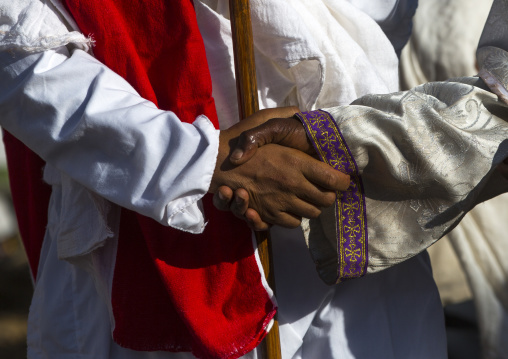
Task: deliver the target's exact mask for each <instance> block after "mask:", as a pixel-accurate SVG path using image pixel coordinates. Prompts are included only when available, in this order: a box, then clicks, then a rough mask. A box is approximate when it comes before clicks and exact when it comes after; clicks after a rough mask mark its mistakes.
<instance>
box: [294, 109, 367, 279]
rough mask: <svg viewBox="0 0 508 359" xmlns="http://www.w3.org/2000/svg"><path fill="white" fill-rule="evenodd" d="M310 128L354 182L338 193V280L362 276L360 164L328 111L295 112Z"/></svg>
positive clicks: (321, 149) (325, 157)
mask: <svg viewBox="0 0 508 359" xmlns="http://www.w3.org/2000/svg"><path fill="white" fill-rule="evenodd" d="M295 116H296V117H297V118H298V119H300V120H301V121H302V123H303V125H304V127H305V130H306V131H307V135H308V137H309V139H310V140H311V142H312V144H313V146H314V148H315V150H316V152H317V153H318V155H319V157H320V158H321V160H322V161H323V162H325V163H327V164H329V165H330V166H332V167H333V168H335V169H336V170H339V171H341V172H344V173H347V174H349V175H350V177H351V184H350V186H349V188H348V189H347V190H346V191H345V192H342V193H340V192H337V199H336V203H335V211H336V217H337V236H338V238H337V251H338V253H337V257H338V266H337V281H336V283H340V282H342V281H344V280H347V279H351V278H358V277H361V276H363V275H364V274H365V273H366V270H367V261H368V255H367V250H368V243H367V214H366V209H365V198H364V194H363V186H362V181H361V178H360V176H359V175H358V167H357V165H356V162H355V161H354V158H353V156H352V154H351V151H350V150H349V148H348V146H347V144H346V142H345V140H344V138H343V137H342V134H341V133H340V131H339V129H338V128H337V125H336V124H335V121H334V120H333V118H332V117H331V116H330V114H329V113H327V112H325V111H321V110H318V111H311V112H303V113H298V114H296V115H295Z"/></svg>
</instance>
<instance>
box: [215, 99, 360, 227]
mask: <svg viewBox="0 0 508 359" xmlns="http://www.w3.org/2000/svg"><path fill="white" fill-rule="evenodd" d="M296 112H298V108H295V107H287V108H275V109H266V110H261V111H259V112H257V113H255V114H254V115H252V116H250V117H249V118H247V119H245V120H244V121H241V122H240V123H238V124H236V125H235V126H233V127H231V128H229V129H227V130H224V131H221V133H220V139H219V153H218V156H217V163H216V166H215V171H214V174H213V177H212V182H211V185H210V190H209V192H212V193H215V196H214V204H215V206H216V207H217V208H219V209H221V210H231V211H232V212H233V213H234V214H235V215H237V216H238V217H241V218H243V219H245V220H246V221H247V223H248V224H249V226H250V227H251V228H252V229H254V230H265V229H267V228H268V227H269V225H270V224H276V225H281V226H284V227H289V228H293V227H297V226H298V225H300V222H301V219H302V217H306V218H316V217H317V216H319V215H320V214H321V208H323V207H329V206H331V205H332V204H333V203H334V202H335V197H336V191H344V190H346V189H347V187H348V186H349V182H350V180H349V176H348V175H346V174H344V173H341V172H338V171H336V170H334V169H333V168H332V167H330V166H329V165H327V164H325V163H323V162H321V161H319V160H317V159H316V158H314V157H312V155H314V149H313V147H312V145H311V144H310V143H309V142H308V140H307V136H306V134H305V130H304V128H303V126H302V124H301V123H300V121H298V120H297V119H294V118H291V116H292V115H293V114H294V113H296Z"/></svg>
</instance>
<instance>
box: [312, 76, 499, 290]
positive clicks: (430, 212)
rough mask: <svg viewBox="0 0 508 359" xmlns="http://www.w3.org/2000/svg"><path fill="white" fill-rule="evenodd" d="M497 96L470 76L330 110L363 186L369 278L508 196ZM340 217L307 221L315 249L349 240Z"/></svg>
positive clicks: (326, 215)
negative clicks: (335, 222)
mask: <svg viewBox="0 0 508 359" xmlns="http://www.w3.org/2000/svg"><path fill="white" fill-rule="evenodd" d="M488 90H489V89H488V87H487V86H486V85H485V84H484V83H483V81H482V80H481V79H479V78H462V79H456V80H453V81H449V82H438V83H429V84H425V85H422V86H419V87H416V88H415V89H413V90H410V91H407V92H400V93H395V94H390V95H370V96H365V97H363V98H360V99H358V100H356V101H355V102H353V103H352V105H350V106H342V107H336V108H331V109H327V111H328V112H329V113H330V114H331V116H332V117H333V118H334V119H335V121H336V123H337V125H338V128H339V129H340V131H341V133H342V135H343V137H344V139H345V141H346V142H347V145H348V147H349V148H350V150H351V153H352V156H353V157H354V159H355V161H356V163H357V164H358V168H359V172H358V173H359V175H360V176H361V178H362V181H363V184H364V190H365V203H366V210H367V223H368V230H369V243H368V268H367V273H374V272H378V271H380V270H382V269H385V268H388V267H390V266H393V265H395V264H397V263H400V262H402V261H404V260H406V259H409V258H411V257H413V256H415V255H416V254H418V253H420V252H422V251H424V250H425V249H426V248H427V247H428V246H430V245H431V244H432V243H434V242H435V241H436V240H438V239H439V238H441V237H442V236H443V235H444V234H446V233H447V232H449V231H450V230H451V229H452V228H453V227H454V226H455V225H456V224H457V223H458V222H459V221H460V220H461V219H462V217H463V216H464V215H465V213H467V212H468V211H469V210H471V209H472V208H473V207H474V206H475V205H476V204H478V203H480V202H482V201H485V200H487V199H489V198H492V197H494V196H497V195H499V194H501V193H503V192H506V191H507V190H508V181H507V180H506V179H505V178H504V177H503V176H501V175H500V173H499V172H498V171H496V167H497V166H498V165H499V164H500V163H502V162H503V160H504V159H505V158H506V157H507V156H508V140H507V137H508V123H507V119H508V105H507V104H505V103H504V102H502V101H499V100H498V98H497V96H496V95H495V94H493V93H491V92H490V91H488ZM471 163H474V164H475V165H474V171H471V167H470V164H471ZM333 218H334V214H333V210H331V209H326V210H325V211H324V212H323V214H322V215H321V218H318V219H316V220H310V221H309V222H308V225H307V228H306V236H307V240H308V242H309V247H310V249H311V252H316V251H318V250H325V249H324V248H328V249H329V246H330V243H331V242H333V241H334V240H336V238H340V234H339V233H338V230H335V229H334V228H332V226H331V225H330V221H332V219H333ZM325 237H328V239H326V240H325V239H324V238H325ZM316 248H317V249H318V250H317V249H316ZM318 253H319V252H318ZM338 263H340V261H339V262H338ZM317 265H318V267H319V263H317ZM329 275H330V276H331V275H332V274H331V273H328V274H327V277H326V278H328V276H329ZM322 277H323V276H322ZM325 281H326V279H325Z"/></svg>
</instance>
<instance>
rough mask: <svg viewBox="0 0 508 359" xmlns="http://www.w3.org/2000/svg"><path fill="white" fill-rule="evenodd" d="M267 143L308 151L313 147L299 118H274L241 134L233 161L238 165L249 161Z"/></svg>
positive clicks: (232, 155) (232, 157)
mask: <svg viewBox="0 0 508 359" xmlns="http://www.w3.org/2000/svg"><path fill="white" fill-rule="evenodd" d="M292 137H294V139H292ZM285 142H287V143H285ZM267 143H277V144H282V145H284V146H288V147H294V148H296V149H299V150H302V151H306V152H307V151H308V150H309V147H311V146H309V144H308V142H307V135H306V133H305V130H304V128H303V125H302V123H301V122H300V121H299V120H297V119H295V118H291V117H290V118H272V119H271V120H269V121H267V122H265V123H263V124H261V125H259V126H257V127H254V128H251V129H249V130H246V131H244V132H242V133H241V134H240V136H239V137H238V141H237V143H236V145H235V148H234V150H233V152H232V153H231V156H230V161H231V163H233V164H235V165H237V166H238V165H241V164H243V163H245V162H247V161H248V160H249V159H250V158H252V156H254V154H255V153H256V150H257V148H258V147H261V146H264V145H266V144H267ZM300 147H303V148H300Z"/></svg>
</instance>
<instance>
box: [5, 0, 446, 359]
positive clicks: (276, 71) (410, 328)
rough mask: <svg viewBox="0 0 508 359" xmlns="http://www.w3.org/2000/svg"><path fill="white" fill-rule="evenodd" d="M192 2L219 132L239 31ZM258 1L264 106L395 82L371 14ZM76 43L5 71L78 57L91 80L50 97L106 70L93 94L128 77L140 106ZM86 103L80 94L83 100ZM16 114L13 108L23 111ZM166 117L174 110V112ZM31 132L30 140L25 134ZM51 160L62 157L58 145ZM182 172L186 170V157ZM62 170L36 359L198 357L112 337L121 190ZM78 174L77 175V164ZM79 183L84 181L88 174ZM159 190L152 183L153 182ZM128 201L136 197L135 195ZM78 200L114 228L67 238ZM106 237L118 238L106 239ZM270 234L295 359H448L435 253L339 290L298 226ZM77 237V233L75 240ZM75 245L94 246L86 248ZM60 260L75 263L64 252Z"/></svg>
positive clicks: (230, 118) (33, 329) (115, 126)
mask: <svg viewBox="0 0 508 359" xmlns="http://www.w3.org/2000/svg"><path fill="white" fill-rule="evenodd" d="M195 5H196V9H197V14H198V22H199V26H200V29H201V32H202V34H203V36H204V41H205V47H206V51H207V58H208V61H209V64H210V69H211V73H212V81H213V88H214V90H213V91H214V97H215V100H216V102H217V107H218V114H219V119H220V122H221V127H222V128H225V127H228V126H231V125H232V124H233V123H236V121H237V115H236V114H237V110H236V108H235V106H232V103H234V102H235V99H236V93H235V81H234V72H233V66H232V53H231V36H230V30H229V22H228V20H227V15H225V14H227V1H216V2H213V1H210V2H207V4H204V3H203V4H202V3H200V2H196V3H195ZM252 6H253V7H252V13H253V20H254V21H253V26H254V41H255V47H256V60H257V62H258V81H259V89H260V90H259V91H260V102H261V104H262V107H269V106H280V105H287V104H297V105H299V106H301V108H302V109H311V108H315V107H322V106H326V105H332V104H347V103H349V102H350V101H352V100H353V99H355V98H356V97H358V96H361V95H364V94H367V93H374V92H388V91H394V90H396V88H397V58H396V55H395V52H394V51H393V48H392V47H391V45H390V42H389V41H388V39H386V37H385V36H384V35H383V33H382V31H381V29H380V28H379V26H378V25H377V24H376V23H375V22H374V21H373V20H372V19H370V18H369V17H368V16H366V15H365V14H364V13H362V12H361V11H359V10H357V9H356V8H355V7H353V6H352V5H351V4H349V3H347V2H341V1H337V2H335V1H305V0H301V1H296V0H294V1H288V2H285V3H284V5H281V4H280V3H279V2H278V1H254V2H253V4H252ZM65 51H66V50H65V49H59V50H58V51H56V52H54V51H49V52H46V53H44V54H43V55H37V56H36V55H34V57H26V58H24V59H22V60H19V62H17V63H15V64H12V66H11V68H10V69H5V68H4V71H6V72H7V74H8V75H5V74H4V75H2V76H6V78H8V79H9V82H8V83H9V88H18V87H20V86H19V85H26V83H25V82H24V81H31V80H33V79H40V75H41V74H40V73H34V74H32V75H30V76H27V78H26V79H24V78H21V77H19V76H18V77H16V76H13V75H15V73H12V72H11V69H14V68H16V67H18V68H22V67H27V66H31V63H32V62H34V61H35V63H40V64H44V66H42V65H41V66H40V67H41V68H44V70H45V71H43V72H44V74H46V73H51V74H54V75H55V78H56V75H57V74H60V75H61V74H63V73H62V72H59V71H60V70H62V68H66V67H67V66H69V67H68V68H69V69H70V68H74V72H77V71H79V73H80V75H82V73H83V71H81V68H82V67H81V66H86V67H87V68H90V69H92V70H93V71H92V74H91V75H90V76H87V77H86V78H85V79H84V80H83V82H81V81H73V80H72V76H73V71H66V72H64V73H65V75H66V76H64V77H58V78H59V79H61V81H58V82H53V86H52V92H60V93H61V91H62V90H63V89H65V95H68V94H74V92H78V93H79V91H81V90H80V88H81V87H82V86H85V87H87V86H90V83H89V81H91V80H93V79H95V78H96V77H95V76H98V78H99V79H100V77H101V76H106V77H107V78H108V79H109V80H110V81H111V82H110V81H108V83H107V85H106V83H105V82H100V81H99V85H100V86H95V85H94V87H93V89H92V90H91V94H92V98H93V99H94V100H96V97H97V96H96V95H95V94H96V93H97V94H100V93H101V91H103V90H104V91H107V89H108V88H110V87H111V86H113V87H115V86H118V88H117V90H118V91H119V92H121V93H125V92H126V91H127V92H128V94H125V96H124V98H123V99H122V101H124V100H125V101H127V102H128V101H131V100H132V101H137V100H133V98H136V95H135V94H132V93H131V90H130V86H128V85H126V84H125V83H123V82H122V81H121V80H120V79H116V78H115V77H114V76H113V75H111V74H109V73H108V71H107V69H105V68H102V69H101V70H99V69H98V68H96V67H95V64H96V63H95V61H94V60H92V59H91V58H90V57H89V56H87V55H85V54H84V53H82V52H81V53H80V52H77V51H75V52H74V54H73V55H72V56H71V57H70V58H68V59H64V58H63V57H62V56H64V57H65V56H67V54H65ZM224 59H229V61H224ZM56 60H57V61H56ZM52 64H53V65H54V66H52ZM71 65H72V67H71ZM63 79H65V80H63ZM117 80H118V81H117ZM16 81H18V82H16ZM29 83H30V82H29ZM45 83H46V82H45ZM6 84H7V83H6ZM31 84H33V86H34V87H33V89H34V94H33V96H31V97H33V98H38V97H37V96H35V95H37V93H35V88H36V85H40V84H41V82H40V80H39V81H34V82H31ZM2 85H3V82H2ZM6 87H7V86H6ZM102 87H105V88H104V89H103V88H102ZM25 88H26V87H25ZM28 88H30V86H29V87H28ZM39 89H40V87H39ZM19 91H21V90H19ZM96 91H97V92H96ZM2 92H7V93H8V92H9V91H2ZM9 96H10V99H15V98H18V97H23V95H22V94H21V93H19V92H18V93H17V94H11V95H9ZM52 96H54V97H53V100H54V101H56V100H58V99H60V98H59V97H58V96H59V95H57V94H53V95H52ZM62 96H63V95H62ZM4 100H6V99H4ZM79 101H82V99H80V100H78V101H77V102H79ZM0 102H1V103H4V102H5V101H2V100H0ZM96 104H97V106H96V107H93V108H94V109H95V110H96V111H94V117H95V116H96V115H99V117H100V115H102V114H108V113H111V111H114V108H112V107H110V104H109V103H106V102H102V103H99V102H97V103H96ZM136 104H137V106H144V107H145V108H146V111H148V112H150V113H151V112H152V111H156V110H155V109H154V108H153V107H152V106H151V105H149V104H147V103H144V104H140V103H137V102H136ZM3 106H7V105H5V104H4V105H3ZM68 106H73V102H72V101H69V99H68V98H66V100H65V101H60V102H58V108H57V106H56V103H55V102H52V106H48V107H44V108H39V109H38V110H39V111H42V113H41V114H40V115H41V116H42V117H43V118H44V114H45V110H46V109H48V112H49V113H52V112H57V113H58V112H60V111H64V112H65V111H66V109H67V108H68ZM122 108H125V106H123V107H122ZM10 110H11V111H14V107H11V108H10ZM16 111H19V110H16ZM143 112H144V111H143ZM143 116H145V115H144V114H143ZM160 116H163V117H164V116H169V117H171V115H170V114H168V113H164V114H161V115H160ZM155 118H159V117H157V116H155ZM94 121H95V120H94ZM26 122H27V123H28V120H27V121H26ZM194 125H195V126H191V125H188V126H190V127H186V128H185V129H181V130H182V133H183V134H184V133H185V130H187V131H189V132H192V133H194V134H195V135H196V134H197V132H199V131H202V132H206V131H207V125H205V124H203V123H201V122H200V121H199V120H198V121H197V122H196V123H195V124H194ZM12 127H13V128H14V129H16V124H12ZM182 127H185V126H184V125H182ZM61 129H64V127H60V128H59V131H55V134H57V135H58V134H59V133H61ZM107 129H108V130H111V131H112V132H111V133H113V132H122V131H123V127H121V126H120V124H119V123H115V122H113V123H112V124H111V126H110V127H108V128H107ZM23 131H24V130H23V129H21V128H19V131H18V132H17V133H16V134H17V135H18V136H23V134H22V132H23ZM50 132H51V131H50ZM214 136H216V134H215V132H214V135H212V133H211V132H210V133H208V135H206V136H195V137H198V138H202V139H203V141H204V142H206V143H207V145H206V146H203V147H200V146H198V145H196V146H195V148H194V149H193V152H192V153H194V154H196V153H199V154H201V155H202V156H203V158H204V157H207V158H208V159H209V160H210V163H211V164H212V165H213V162H214V158H215V154H214V153H213V151H212V148H213V147H214V146H213V145H212V143H213V140H212V139H213V138H214ZM35 137H37V136H35ZM161 137H162V136H161ZM120 138H123V135H122V136H120ZM55 139H58V138H52V139H51V141H50V142H53V141H54V140H55ZM25 140H26V141H28V142H30V141H31V139H30V138H28V136H27V138H25ZM103 140H104V138H103V137H100V138H99V137H97V138H96V139H95V140H94V141H91V143H95V142H101V141H103ZM35 142H37V140H35ZM45 143H46V142H44V143H42V141H40V143H36V144H35V145H40V146H41V147H40V148H39V149H41V148H42V150H43V151H45V149H44V146H45ZM98 145H100V146H104V145H105V144H103V143H99V144H98ZM106 145H107V142H106ZM150 145H151V146H153V148H150V149H149V150H148V149H147V151H149V152H151V151H156V152H158V151H160V153H165V151H166V150H167V149H168V145H167V144H166V143H164V142H162V143H161V142H155V143H150ZM186 146H188V143H186ZM188 148H189V147H188ZM108 151H109V149H108ZM175 151H176V150H175ZM178 153H181V151H179V152H178ZM51 155H54V153H53V152H50V153H49V154H48V156H50V157H51ZM58 158H59V157H58V156H57V157H56V159H57V161H56V163H59V161H58ZM145 160H146V158H145ZM193 160H194V159H193ZM183 161H187V160H184V159H182V163H183ZM193 164H194V163H193ZM127 166H128V164H127ZM71 167H72V166H71ZM190 167H192V168H185V170H189V171H190V172H192V169H195V168H198V167H199V166H198V165H195V166H194V165H193V166H190ZM175 168H178V163H177V164H176V167H175ZM61 170H63V167H62V166H61V165H60V166H58V165H55V164H53V166H51V167H49V166H48V167H47V170H46V173H45V176H46V179H47V180H48V181H49V182H50V183H51V184H53V196H52V199H51V205H50V221H49V223H48V231H47V236H46V238H45V241H44V247H43V252H42V255H41V262H40V267H39V275H38V278H37V283H36V288H35V294H34V299H33V302H32V306H31V311H30V318H29V337H28V341H29V358H56V359H59V358H65V357H67V356H68V355H70V354H69V353H72V355H75V356H79V357H81V358H94V359H95V358H112V359H117V358H118V359H120V358H121V359H146V358H154V359H163V358H171V359H175V358H190V357H191V355H189V354H186V353H179V354H175V353H167V352H153V353H147V352H135V351H131V350H126V349H123V348H121V347H119V346H118V345H117V344H116V343H114V342H113V340H112V339H111V336H110V335H109V333H110V332H111V330H112V328H113V326H114V323H113V321H112V320H111V322H110V321H108V320H106V318H107V317H108V316H110V313H111V308H110V307H109V305H110V304H109V303H110V288H111V280H112V274H113V269H114V260H115V255H116V243H117V236H116V233H117V231H116V224H117V220H118V218H117V214H118V212H117V207H116V205H113V204H112V202H106V201H103V200H101V199H100V198H102V197H100V198H98V197H97V196H95V195H93V193H94V192H97V193H99V194H100V195H101V196H104V195H105V194H106V195H109V196H110V197H108V198H110V200H111V201H113V200H114V199H115V198H116V197H115V193H114V191H113V193H111V192H109V191H105V192H101V191H100V190H101V189H100V188H99V191H98V190H97V189H96V188H95V186H93V187H92V188H93V189H94V192H91V191H89V190H87V189H84V188H83V187H82V185H83V184H85V182H86V181H87V180H86V179H85V178H82V177H81V176H78V177H75V174H74V173H69V176H68V175H63V174H62V173H61V172H60V171H61ZM71 172H72V171H71ZM77 172H78V174H79V170H78V171H77ZM168 175H170V174H168ZM138 176H142V174H139V175H138ZM122 177H123V176H122ZM79 178H81V179H80V180H79V181H77V179H79ZM192 178H194V177H192ZM157 181H158V180H156V182H157ZM193 182H196V183H194V186H197V187H199V188H202V187H207V186H208V182H207V181H206V180H204V181H203V178H202V177H199V178H195V181H193ZM186 183H188V184H191V183H192V182H187V181H186ZM133 185H134V184H133ZM106 187H107V186H106ZM152 189H153V188H152V187H151V188H150V190H152ZM185 190H188V189H187V188H180V189H178V186H177V189H175V191H183V192H185ZM136 192H137V190H136V189H134V193H136ZM141 192H143V193H144V191H141ZM155 192H157V191H155ZM104 193H105V194H104ZM192 193H193V192H192V191H191V194H192ZM153 194H154V192H153V191H148V192H147V193H146V195H148V196H150V195H153ZM86 196H88V197H89V198H85V197H86ZM123 196H127V197H130V196H129V195H126V194H125V193H124V194H123ZM182 196H183V197H182V198H183V199H184V200H185V199H188V197H189V193H188V192H187V193H185V195H182ZM113 197H115V198H113ZM119 197H122V196H119ZM154 197H156V196H154ZM139 198H142V197H139V196H138V197H135V198H130V199H125V198H118V201H120V202H121V203H120V204H122V205H125V203H124V202H127V206H128V205H129V203H130V204H131V208H133V207H136V208H135V209H136V210H138V211H139V210H141V211H144V210H146V211H147V212H149V213H151V214H152V216H153V217H155V218H157V219H159V220H160V221H161V218H163V219H164V220H165V219H167V218H168V217H167V216H164V215H165V214H166V212H167V210H166V211H164V209H163V208H167V206H166V207H163V206H161V205H160V204H161V203H162V201H155V202H157V203H158V204H159V205H156V204H154V203H152V204H148V203H145V202H144V201H141V202H140V201H138V200H136V199H139ZM69 200H71V201H80V202H83V203H84V204H83V206H85V207H86V208H82V210H86V211H89V212H87V213H88V214H89V215H90V218H89V220H90V221H91V223H96V224H97V225H98V223H99V222H100V221H101V220H104V219H106V220H107V221H106V225H105V226H103V227H100V226H99V228H101V230H100V231H98V232H97V233H93V232H84V231H83V232H79V233H78V232H74V233H72V236H69V237H68V239H67V240H65V238H66V237H65V235H63V233H61V228H62V223H64V224H65V222H63V221H66V219H64V217H67V216H68V213H67V211H69V210H72V206H68V203H67V201H69ZM80 205H81V204H80ZM152 205H154V207H152ZM137 207H139V208H137ZM172 208H173V207H172ZM94 211H95V212H94ZM76 213H77V212H76ZM92 214H93V215H92ZM161 215H162V217H161ZM70 218H71V219H74V220H80V221H81V222H80V223H85V222H86V221H85V220H84V219H78V218H77V217H76V216H71V217H70ZM94 221H95V222H94ZM67 222H70V223H67V224H66V226H67V227H69V229H73V227H72V223H73V221H67ZM190 222H191V221H190V220H189V219H188V218H184V219H183V220H182V223H183V225H185V224H188V223H190ZM82 227H83V226H80V227H79V228H80V229H81V228H82ZM92 237H93V238H92ZM103 237H109V238H110V239H109V240H107V241H105V240H104V239H105V238H103ZM273 237H274V238H275V241H274V243H275V247H276V248H275V249H274V251H275V263H276V264H275V265H276V276H277V278H276V281H277V286H278V298H277V300H278V303H279V306H280V311H279V319H280V323H281V329H280V330H281V336H282V350H283V358H284V359H289V358H295V359H296V358H306V359H310V358H320V359H327V358H341V359H342V358H345V359H352V358H362V359H364V358H400V359H405V358H422V359H426V358H429V357H432V358H445V357H446V343H445V336H444V327H443V318H442V312H441V306H440V302H439V297H438V294H437V291H436V288H435V285H434V283H433V280H432V276H431V273H430V267H429V263H428V261H427V260H426V258H425V256H421V257H418V258H415V259H413V260H411V261H408V262H407V263H404V264H402V265H400V266H397V267H394V268H392V269H390V270H387V271H385V272H383V273H380V274H377V275H375V276H371V277H370V278H364V279H360V280H357V281H353V282H351V283H345V284H344V285H341V286H335V287H328V286H325V285H324V284H323V283H322V282H320V280H319V278H318V276H317V273H316V272H315V270H314V265H313V263H312V261H311V259H310V256H309V254H308V251H307V249H306V246H305V243H304V240H303V235H302V233H301V230H299V229H297V230H292V231H288V230H283V229H280V228H275V229H274V230H273ZM75 238H79V239H80V240H79V241H74V240H73V239H75ZM82 241H83V242H85V243H84V244H83V243H82ZM62 248H64V249H65V250H63V249H62ZM78 253H79V254H83V255H81V256H79V257H77V256H76V254H78ZM59 257H64V258H66V259H67V260H66V261H62V260H58V258H59ZM246 357H249V358H257V352H256V351H254V352H252V353H249V354H248V355H247V356H246Z"/></svg>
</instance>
